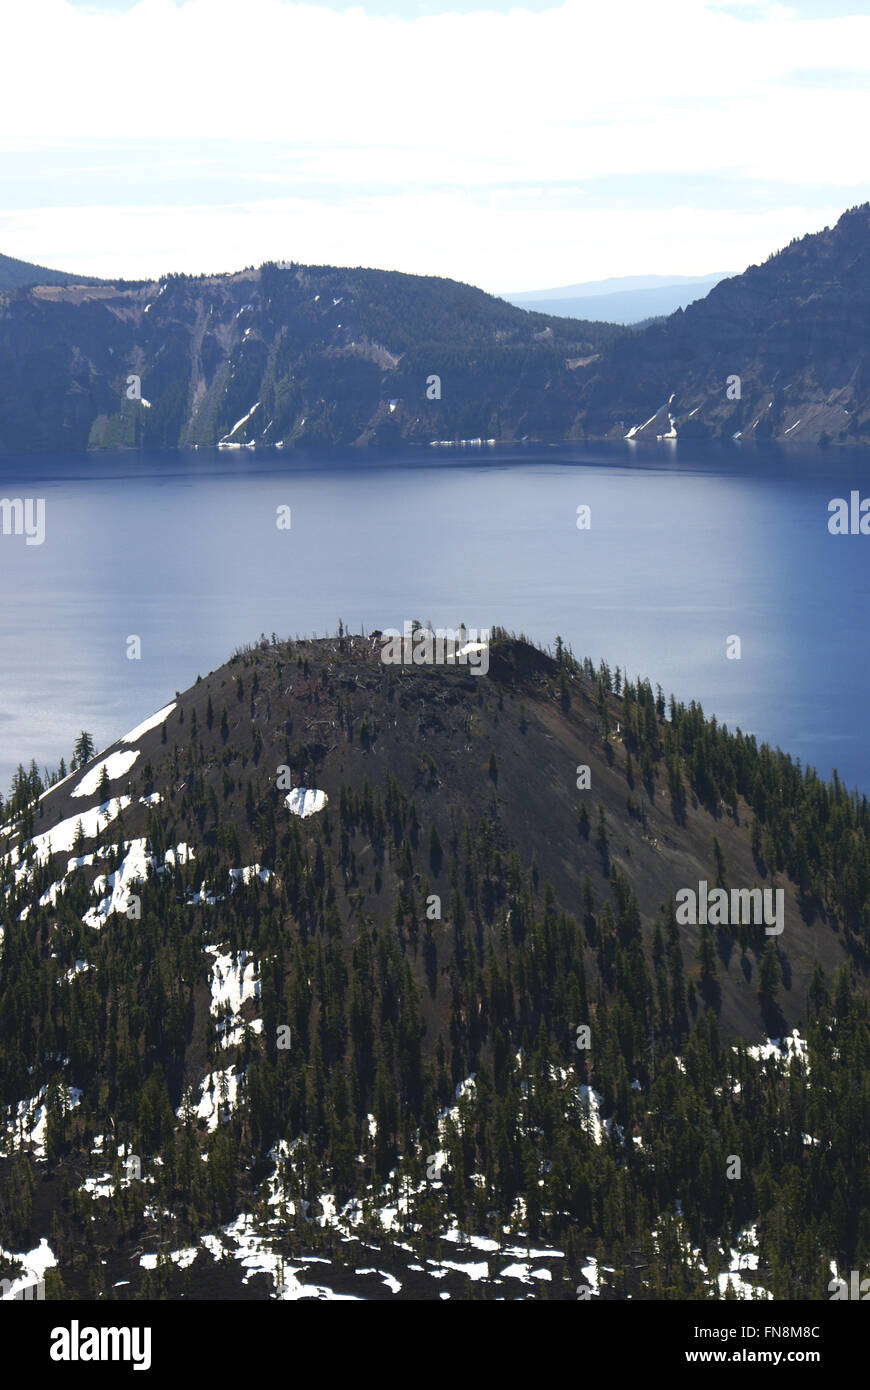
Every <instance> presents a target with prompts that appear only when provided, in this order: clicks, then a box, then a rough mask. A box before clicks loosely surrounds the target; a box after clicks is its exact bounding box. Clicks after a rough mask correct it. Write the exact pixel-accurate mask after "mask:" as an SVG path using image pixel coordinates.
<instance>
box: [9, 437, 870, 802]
mask: <svg viewBox="0 0 870 1390" xmlns="http://www.w3.org/2000/svg"><path fill="white" fill-rule="evenodd" d="M241 454H242V456H240V453H239V452H234V453H233V454H232V455H231V456H227V455H224V454H221V455H218V454H216V453H211V452H208V453H206V452H202V451H200V452H196V453H194V452H184V453H161V454H138V455H133V454H110V455H99V456H96V455H81V454H70V455H64V456H53V457H51V458H38V459H37V458H18V457H8V456H7V457H5V458H2V459H0V498H3V497H8V498H17V497H20V498H22V499H24V498H28V497H30V498H44V499H45V524H46V531H45V540H44V543H43V544H41V545H27V544H26V543H25V538H24V537H23V536H21V535H14V534H11V535H4V534H0V586H2V590H0V591H2V607H0V784H2V786H3V788H4V790H5V788H6V787H7V786H8V783H9V779H10V777H11V774H12V771H13V769H14V767H15V766H16V765H17V763H18V762H19V761H24V762H28V761H29V760H30V758H31V757H35V758H36V760H37V762H38V764H39V766H40V767H43V766H44V765H48V766H52V767H53V766H55V765H56V763H57V761H58V759H59V758H60V756H61V754H63V755H64V756H65V757H66V758H67V760H68V759H69V755H70V752H71V749H72V745H73V741H74V738H75V736H76V735H77V733H78V731H79V730H80V729H82V728H86V729H89V730H90V732H91V733H92V734H93V736H94V738H95V740H96V743H97V747H98V748H99V747H103V746H105V745H106V744H107V743H109V742H110V741H112V740H114V739H115V738H117V737H118V736H120V735H121V734H123V733H124V732H126V730H127V729H129V728H131V727H132V726H133V725H135V724H136V723H138V722H139V721H140V720H141V719H142V718H144V717H145V716H147V715H148V714H150V713H151V712H152V711H154V710H156V709H158V708H159V707H160V706H161V705H163V704H165V703H166V701H167V699H170V698H172V696H173V695H174V692H175V691H176V690H181V689H184V688H185V687H186V686H187V685H189V684H190V683H191V682H192V681H193V680H194V679H195V678H196V675H197V673H203V674H204V673H205V672H206V671H208V670H211V669H213V668H214V667H216V666H218V665H220V664H221V663H222V662H223V661H224V660H226V658H227V657H228V656H229V655H230V654H231V652H232V650H233V649H234V648H235V647H236V646H237V645H238V644H239V643H241V642H245V641H252V640H254V639H255V638H256V637H257V636H258V635H259V633H260V632H265V633H267V634H270V633H272V632H273V631H274V632H276V633H278V634H279V635H292V634H300V635H310V634H312V633H321V634H322V633H325V632H327V631H329V632H332V631H334V630H335V628H336V626H337V624H338V620H339V617H341V618H343V620H344V622H345V623H346V624H347V625H349V626H350V628H351V629H352V630H355V631H356V630H359V629H360V628H361V627H363V626H365V628H366V629H371V628H374V627H387V626H395V627H401V625H402V623H403V622H404V620H405V619H411V618H419V619H420V620H421V621H422V622H425V621H426V619H431V621H432V623H433V624H434V625H435V626H452V625H455V624H457V623H458V622H460V621H463V622H465V624H466V625H467V626H469V627H481V626H490V625H492V624H494V623H500V624H502V625H503V626H505V627H507V628H509V629H514V630H516V631H520V630H522V631H524V632H526V633H527V634H528V635H530V636H532V637H534V638H537V639H540V640H543V641H545V642H548V643H550V642H552V641H553V639H554V637H555V635H556V633H560V634H561V635H562V637H563V639H564V640H565V641H566V642H570V643H571V645H572V646H573V649H574V652H575V654H576V655H578V656H584V655H589V656H591V657H592V659H593V660H594V661H595V662H596V664H597V662H598V660H599V658H600V657H605V658H606V659H607V661H608V662H609V663H610V664H611V666H613V665H616V664H619V665H620V666H622V667H624V668H627V669H628V671H629V672H630V673H631V674H632V675H637V674H642V675H648V676H649V677H650V679H651V680H652V681H653V682H655V681H659V682H661V684H662V686H663V687H664V689H665V692H666V693H670V691H674V693H675V694H676V695H677V696H678V698H681V699H686V700H688V699H692V698H694V699H697V700H699V701H700V702H701V704H702V705H703V706H704V709H705V711H706V712H708V713H710V714H713V713H715V714H716V715H717V716H718V718H719V719H720V720H722V721H723V722H725V723H727V724H728V725H729V727H734V726H736V725H739V726H740V727H741V728H742V729H744V730H745V731H747V732H752V733H755V734H756V735H757V737H758V738H759V739H765V740H767V741H769V742H771V743H773V744H779V745H780V746H781V747H783V748H784V749H786V750H787V751H789V752H791V753H792V754H793V755H794V756H796V757H799V758H800V759H801V760H802V761H803V762H804V763H812V764H814V765H815V766H816V767H817V768H818V769H819V771H820V772H821V773H822V774H823V775H825V776H828V775H829V774H830V771H831V769H832V768H833V767H836V768H837V769H838V770H839V772H840V775H841V777H842V778H843V779H844V780H845V781H846V782H847V783H848V784H849V785H850V786H853V785H857V786H858V787H860V788H861V790H863V791H867V792H870V749H868V741H867V737H866V720H867V709H866V692H867V690H868V687H870V679H868V677H870V654H868V653H870V642H868V637H867V626H868V617H870V536H861V535H856V536H852V535H847V536H832V535H831V534H830V533H829V531H828V524H827V523H828V502H829V501H830V499H831V498H833V497H837V496H842V497H845V498H848V497H849V494H850V492H851V490H852V489H858V490H860V491H861V494H862V496H864V495H868V496H870V455H868V454H867V453H863V452H848V453H845V452H842V451H835V450H827V451H824V450H808V451H801V450H798V449H793V450H790V451H789V452H788V453H785V452H783V451H776V450H769V451H767V450H761V449H758V448H753V449H751V450H746V449H740V448H739V447H738V446H733V447H724V446H723V447H710V448H699V447H686V446H667V445H660V446H637V447H634V448H632V447H631V446H628V445H626V446H621V445H620V446H614V447H605V446H598V447H588V448H587V447H576V448H562V449H558V450H555V449H549V450H543V451H542V450H536V451H523V452H519V451H517V452H503V453H494V452H488V453H486V454H483V455H481V454H480V453H477V452H473V451H463V452H462V454H461V455H459V454H453V453H452V451H451V454H450V455H448V454H447V453H446V451H445V452H439V453H438V454H437V455H436V453H435V451H434V450H432V451H429V450H427V451H425V452H415V453H413V454H410V453H409V454H403V455H401V456H396V455H393V456H390V457H389V458H380V459H377V458H372V457H371V456H366V457H365V458H364V459H361V458H358V457H355V458H347V457H340V456H335V457H332V458H323V457H321V458H307V459H305V458H295V459H290V458H289V457H286V458H285V457H281V456H280V455H279V456H277V457H276V456H272V455H269V456H268V457H266V456H264V455H262V454H248V453H247V451H241ZM582 504H585V505H588V506H589V507H590V508H591V528H590V529H589V530H578V528H577V524H576V520H577V508H578V506H580V505H582ZM280 506H289V507H290V508H291V514H292V525H291V528H290V529H289V530H279V529H278V527H277V525H276V509H277V508H278V507H280ZM132 635H136V636H138V637H139V638H141V645H142V657H141V660H129V659H128V658H127V639H128V637H130V636H132ZM731 636H739V637H740V639H741V644H742V657H741V659H740V660H729V659H728V658H727V657H726V639H727V638H729V637H731Z"/></svg>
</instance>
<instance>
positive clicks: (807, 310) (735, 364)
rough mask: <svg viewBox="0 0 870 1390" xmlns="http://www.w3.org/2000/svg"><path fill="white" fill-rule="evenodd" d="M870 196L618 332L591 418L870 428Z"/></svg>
mask: <svg viewBox="0 0 870 1390" xmlns="http://www.w3.org/2000/svg"><path fill="white" fill-rule="evenodd" d="M868 343H870V206H868V205H866V204H865V205H864V206H862V207H859V208H853V209H852V210H851V211H849V212H847V213H844V214H843V216H842V217H841V218H840V220H839V222H838V223H837V225H836V226H835V227H833V228H828V229H826V230H825V231H824V232H820V233H818V234H817V235H813V236H806V237H803V238H802V239H801V240H799V241H794V242H792V244H791V245H790V246H788V247H786V248H785V250H783V251H780V252H779V253H778V254H777V255H775V256H772V257H771V258H770V259H769V260H768V261H766V262H765V263H764V265H759V266H750V268H749V269H748V270H747V271H746V272H745V273H744V274H743V275H737V276H734V277H733V278H731V279H729V280H723V281H722V282H721V283H720V284H719V285H717V286H716V287H715V288H714V289H713V290H711V291H710V293H709V294H708V295H707V297H706V298H705V299H702V300H699V301H698V302H697V303H696V304H691V305H689V307H688V308H687V309H685V310H678V311H677V313H675V314H672V315H671V317H670V318H669V319H667V320H666V322H664V323H660V324H654V325H652V326H650V327H649V328H648V329H646V330H645V331H644V332H643V333H641V334H637V335H632V336H627V337H625V338H624V339H622V340H621V341H620V342H618V343H616V344H615V345H614V346H613V348H612V350H611V351H610V352H609V353H608V354H607V355H606V356H605V358H604V359H603V360H602V361H600V362H599V363H597V364H596V365H595V367H594V368H593V369H591V370H590V371H589V372H588V373H587V379H586V381H585V383H584V391H583V410H582V413H581V419H582V427H583V429H585V430H586V431H587V432H588V433H589V434H590V435H594V436H613V437H620V436H623V435H625V434H627V433H629V432H631V431H633V432H634V433H633V437H634V438H636V439H649V438H656V437H675V436H676V437H678V438H683V439H699V438H711V437H724V438H731V437H735V436H737V437H740V438H742V439H744V440H748V439H763V440H771V439H780V440H790V441H801V442H804V443H819V442H822V443H857V442H864V441H866V440H867V439H868V438H870V355H868Z"/></svg>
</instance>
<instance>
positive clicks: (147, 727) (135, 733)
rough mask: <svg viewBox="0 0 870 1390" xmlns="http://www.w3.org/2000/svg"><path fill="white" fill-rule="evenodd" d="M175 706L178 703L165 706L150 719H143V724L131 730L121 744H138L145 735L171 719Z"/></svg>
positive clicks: (173, 702)
mask: <svg viewBox="0 0 870 1390" xmlns="http://www.w3.org/2000/svg"><path fill="white" fill-rule="evenodd" d="M175 704H176V702H175V700H173V701H172V704H171V705H164V706H163V709H159V710H158V711H157V713H156V714H152V715H151V716H150V718H148V719H143V721H142V723H141V724H137V725H136V727H135V729H131V730H130V732H129V734H125V735H124V737H123V738H122V739H121V743H138V742H139V739H140V738H142V736H143V734H147V733H150V731H151V730H152V729H156V728H157V727H158V725H160V724H162V723H163V722H164V721H165V720H166V719H168V718H169V715H170V714H171V713H172V711H173V710H174V709H175Z"/></svg>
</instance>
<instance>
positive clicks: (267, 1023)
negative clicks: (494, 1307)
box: [0, 630, 870, 1299]
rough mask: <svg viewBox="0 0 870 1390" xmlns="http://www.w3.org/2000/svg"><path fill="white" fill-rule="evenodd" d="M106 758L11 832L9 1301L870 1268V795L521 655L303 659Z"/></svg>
mask: <svg viewBox="0 0 870 1390" xmlns="http://www.w3.org/2000/svg"><path fill="white" fill-rule="evenodd" d="M78 760H79V762H80V765H79V766H77V767H76V768H75V770H74V771H72V772H71V773H69V774H67V775H66V777H65V780H63V781H62V782H58V783H57V785H54V786H50V787H49V788H48V789H47V790H46V789H45V788H44V787H43V786H42V782H41V779H40V778H39V776H38V774H37V773H36V771H35V769H32V770H31V772H30V773H28V772H26V771H25V770H24V769H22V770H21V772H20V774H19V777H18V779H17V783H16V787H15V788H14V790H13V793H12V795H11V796H10V799H9V801H8V803H7V804H6V806H5V807H4V809H3V828H2V833H0V855H3V867H2V878H0V895H2V898H0V901H2V902H3V906H2V908H0V914H2V922H3V925H4V928H5V931H4V939H3V944H2V953H0V1061H2V1070H0V1088H2V1089H0V1104H2V1106H4V1107H6V1111H5V1119H3V1118H0V1152H2V1153H3V1155H4V1156H2V1157H0V1177H2V1181H3V1187H4V1190H5V1192H6V1194H7V1196H6V1199H5V1202H4V1205H3V1207H2V1209H0V1249H2V1251H3V1252H5V1254H4V1255H3V1256H2V1257H0V1262H2V1260H6V1261H7V1262H8V1264H7V1267H3V1268H0V1275H7V1274H8V1275H10V1276H11V1275H13V1274H14V1273H15V1272H16V1268H17V1266H16V1264H15V1261H14V1259H13V1256H14V1254H15V1252H19V1254H22V1253H24V1254H26V1252H28V1251H30V1252H33V1251H35V1250H36V1249H38V1248H40V1242H41V1241H42V1240H45V1241H46V1242H47V1244H48V1246H49V1247H50V1252H51V1254H52V1257H53V1259H54V1260H55V1261H56V1263H55V1264H52V1265H50V1267H49V1269H48V1272H47V1274H46V1280H47V1283H48V1288H49V1296H60V1295H61V1294H63V1293H64V1292H65V1293H66V1294H72V1295H74V1296H78V1297H84V1298H102V1297H111V1298H119V1299H123V1298H130V1297H147V1296H166V1295H169V1294H173V1295H175V1296H179V1295H185V1296H188V1297H197V1296H198V1297H204V1296H208V1297H218V1298H220V1297H260V1298H264V1297H276V1296H280V1297H287V1298H290V1297H303V1296H312V1297H328V1296H337V1295H339V1294H342V1295H354V1296H363V1297H399V1296H402V1297H407V1296H410V1297H432V1298H438V1297H441V1296H443V1295H444V1294H445V1293H448V1294H450V1296H451V1297H487V1298H490V1297H517V1296H519V1297H555V1298H576V1297H577V1296H578V1292H577V1290H578V1287H580V1288H583V1289H586V1290H589V1291H591V1296H594V1297H607V1298H612V1297H617V1298H619V1297H625V1296H627V1295H628V1294H631V1295H632V1297H635V1298H637V1297H671V1298H673V1297H689V1298H692V1297H697V1298H705V1297H710V1296H717V1295H719V1296H722V1295H726V1294H727V1295H733V1294H734V1293H737V1292H746V1290H747V1289H749V1290H750V1291H752V1290H754V1291H755V1295H756V1296H763V1295H764V1293H765V1292H766V1291H767V1292H771V1293H773V1294H774V1295H775V1296H777V1297H787V1296H794V1297H810V1298H819V1297H827V1296H828V1294H827V1286H828V1282H829V1280H830V1277H831V1276H830V1262H831V1260H833V1261H835V1263H836V1266H837V1268H838V1269H841V1270H843V1269H845V1270H849V1269H850V1268H860V1267H862V1265H863V1264H866V1262H867V1260H868V1257H870V1208H868V1186H867V1179H868V1167H867V1152H868V1139H870V1081H868V1077H870V1069H868V1063H870V1038H868V1010H867V990H866V984H867V981H866V969H867V959H868V956H867V952H868V946H870V912H868V906H867V903H868V892H870V852H868V845H867V831H868V821H870V806H868V803H867V801H866V799H864V798H861V799H856V798H854V797H852V796H849V795H848V794H847V793H846V792H845V790H844V789H843V788H842V786H840V785H839V784H838V783H836V782H835V783H834V784H833V785H831V786H826V785H825V784H823V783H822V782H821V781H820V780H819V779H818V778H817V777H816V776H815V774H814V773H812V772H811V771H808V770H803V769H800V768H799V767H798V766H796V765H795V764H794V763H792V762H791V760H789V759H788V758H787V757H785V756H784V755H782V754H780V753H776V752H772V751H771V750H769V749H767V748H766V747H762V748H758V747H757V746H756V743H755V741H754V740H753V739H751V738H747V737H745V736H743V735H740V734H739V733H730V732H728V731H727V730H725V729H724V728H722V727H721V726H719V725H717V723H716V721H715V720H708V719H705V717H704V715H703V712H702V711H701V710H700V709H699V708H698V707H697V706H695V705H689V706H687V707H685V706H681V705H679V704H677V703H675V702H673V701H672V702H671V703H670V705H667V704H666V702H665V700H664V697H663V696H662V695H661V694H660V693H656V692H654V691H653V689H652V688H651V687H650V685H649V683H648V682H646V681H645V680H634V679H632V680H628V681H627V680H626V678H625V677H624V675H623V674H622V673H621V672H619V671H614V672H611V671H610V670H609V669H608V668H607V667H606V666H605V665H603V664H602V666H600V667H599V668H598V670H595V669H594V668H593V667H592V665H591V663H590V662H588V661H585V662H582V663H578V662H576V661H575V660H574V659H573V657H572V656H571V655H570V654H569V653H566V652H565V651H564V650H563V649H562V645H561V643H559V642H557V644H556V651H555V655H553V654H548V653H545V652H541V651H539V650H537V649H536V648H534V647H532V646H531V645H529V644H528V643H526V642H524V641H522V640H518V639H514V638H511V637H509V636H508V635H507V634H505V633H503V632H501V631H498V630H497V631H496V632H495V633H494V636H493V641H492V644H491V648H490V663H489V673H488V675H486V676H475V675H472V674H470V673H469V671H468V670H467V669H463V668H462V667H450V666H443V667H425V666H423V667H405V666H402V667H395V666H387V665H384V664H383V663H382V661H381V660H380V653H379V641H378V638H377V636H374V637H370V638H361V637H350V636H348V635H347V634H345V633H344V632H343V631H342V632H340V635H339V636H337V637H335V638H333V639H324V640H320V641H312V642H294V643H289V642H282V641H278V640H276V639H274V638H273V639H271V640H267V639H266V638H263V639H261V641H260V642H259V643H258V644H256V645H255V646H254V647H252V648H250V649H248V650H244V651H242V652H239V653H238V654H237V655H236V656H235V657H234V658H233V659H232V660H231V661H230V662H229V663H227V665H226V666H224V667H221V668H220V669H219V670H218V671H216V672H213V673H212V674H211V675H209V676H207V677H205V678H204V679H202V680H199V681H197V683H196V684H195V685H194V686H192V687H191V689H190V690H188V691H186V692H185V693H184V694H180V695H177V696H176V698H175V699H174V700H172V701H171V702H170V703H169V704H168V705H167V707H166V708H165V709H164V710H161V711H160V712H159V714H158V716H155V717H153V718H152V719H150V720H146V721H145V723H144V724H143V725H142V726H140V727H139V728H137V729H135V730H132V731H131V732H130V734H128V735H126V736H125V737H124V738H123V739H121V740H119V741H118V742H117V744H115V745H112V746H111V747H110V748H108V749H106V750H104V751H103V752H102V753H101V754H100V755H99V756H98V757H94V756H93V749H92V748H91V747H90V746H89V745H88V742H87V740H83V741H80V744H79V749H78ZM582 769H587V770H588V773H583V772H582V771H581V770H582ZM60 771H62V772H63V773H66V768H65V767H64V768H62V769H60ZM587 783H588V785H587ZM578 784H582V786H580V785H578ZM701 880H704V881H708V882H709V884H710V886H711V887H712V886H713V885H714V884H717V883H721V884H723V885H725V886H726V887H727V888H730V889H734V888H738V889H739V888H743V887H746V888H751V887H752V886H754V885H756V884H758V885H764V886H765V887H769V888H771V887H773V888H778V889H782V891H783V893H784V904H785V909H784V927H783V931H782V933H781V935H778V936H769V935H767V934H766V933H765V931H764V929H763V927H760V926H758V925H750V926H748V927H744V926H742V925H736V926H718V927H716V928H715V929H711V928H710V927H707V928H704V927H695V926H692V925H687V924H683V923H681V922H679V921H678V920H677V914H676V912H675V894H676V893H677V892H679V890H681V889H685V888H695V887H697V886H698V884H699V882H700V881H701ZM584 1028H588V1030H589V1032H588V1037H587V1038H584V1037H583V1036H582V1030H583V1029H584ZM795 1029H797V1030H798V1033H799V1034H800V1037H798V1036H797V1035H796V1034H794V1031H793V1030H795ZM787 1034H788V1035H791V1037H790V1039H789V1041H788V1043H787V1044H786V1042H783V1043H782V1044H781V1045H780V1047H779V1048H772V1047H766V1048H763V1049H762V1050H761V1051H759V1050H758V1048H757V1044H758V1043H759V1042H761V1041H763V1040H764V1039H765V1037H766V1036H768V1035H770V1036H774V1037H777V1038H781V1039H784V1038H785V1036H786V1035H787ZM801 1039H805V1040H806V1041H807V1044H808V1050H806V1049H805V1044H804V1042H803V1041H801ZM766 1056H768V1057H769V1059H768V1060H765V1057H766ZM778 1058H779V1060H778ZM807 1062H808V1064H809V1065H808V1066H807ZM735 1157H737V1158H738V1159H739V1160H740V1164H739V1167H740V1169H741V1171H740V1175H739V1177H738V1178H736V1179H735V1177H734V1173H733V1171H731V1172H729V1165H730V1168H731V1169H733V1162H732V1160H733V1159H734V1158H735ZM747 1256H749V1257H751V1258H750V1260H749V1264H750V1265H751V1267H752V1270H753V1272H752V1273H750V1274H747V1273H746V1270H747V1267H748V1266H747ZM754 1260H757V1269H756V1268H755V1266H754V1264H753V1263H752V1261H754ZM243 1262H246V1263H243ZM19 1263H20V1262H19ZM24 1263H25V1264H26V1261H25V1262H24ZM289 1270H292V1272H288V1271H289ZM741 1270H742V1271H743V1272H742V1273H741V1272H740V1271H741ZM243 1281H244V1282H243ZM580 1296H586V1295H585V1294H581V1295H580Z"/></svg>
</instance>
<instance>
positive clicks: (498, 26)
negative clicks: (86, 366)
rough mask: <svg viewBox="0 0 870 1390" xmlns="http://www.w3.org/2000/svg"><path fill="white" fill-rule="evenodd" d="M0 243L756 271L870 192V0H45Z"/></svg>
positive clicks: (456, 269) (552, 276) (400, 265)
mask: <svg viewBox="0 0 870 1390" xmlns="http://www.w3.org/2000/svg"><path fill="white" fill-rule="evenodd" d="M3 26H4V45H3V47H4V72H3V79H2V85H0V251H2V252H5V253H6V254H7V255H13V256H20V257H22V258H23V259H26V260H32V261H37V262H39V263H41V264H44V265H52V266H58V267H61V268H66V269H71V270H76V271H80V272H82V273H93V274H101V273H102V274H111V275H116V274H124V275H128V276H136V277H138V276H146V275H159V274H161V273H162V272H165V271H168V270H189V271H201V270H206V271H207V270H227V269H234V268H238V267H240V266H244V265H251V264H259V263H260V262H261V261H263V260H266V259H278V260H298V261H311V262H332V263H337V264H343V265H371V266H380V267H383V268H385V269H398V270H409V271H418V272H424V273H431V274H440V275H449V276H453V277H455V278H457V279H461V280H468V281H471V282H473V283H475V284H478V285H482V286H483V287H484V288H486V289H492V290H523V289H535V288H546V287H550V286H556V285H562V284H566V283H570V282H573V281H578V280H589V279H598V278H602V277H604V276H609V275H629V274H639V273H656V274H670V273H679V274H685V275H694V274H702V273H704V272H706V271H714V270H741V269H743V268H744V267H745V266H746V265H747V264H749V263H750V262H753V261H758V260H763V259H764V257H765V256H766V255H767V254H768V253H769V252H770V251H772V250H775V249H777V248H778V247H780V246H781V245H784V244H785V243H786V242H788V241H790V240H791V238H792V237H793V236H797V235H801V234H803V233H804V232H808V231H816V230H818V229H819V228H820V227H823V226H825V225H826V224H828V223H831V222H833V221H834V220H836V218H837V216H838V215H839V213H840V212H841V211H842V210H843V209H844V208H846V207H849V206H851V205H853V204H855V203H858V202H864V201H866V200H867V199H868V198H870V168H868V163H870V160H868V154H867V143H868V142H867V137H866V132H867V129H868V127H870V121H868V110H870V91H868V89H870V0H825V2H824V3H823V2H822V0H796V3H793V4H791V5H782V4H767V3H756V0H732V3H725V2H724V0H567V3H565V4H562V5H554V4H551V3H548V0H527V2H526V3H525V4H524V5H523V7H522V8H519V7H517V6H513V5H509V4H507V3H501V2H498V3H492V4H490V5H489V6H488V7H487V8H486V9H482V8H481V7H480V5H479V4H477V3H475V0H454V3H449V2H448V0H444V3H441V0H427V3H417V0H364V3H362V4H355V5H346V4H343V3H341V0H332V3H330V4H326V3H311V4H307V5H301V4H295V3H291V2H290V0H139V3H135V4H131V3H128V0H103V2H102V3H100V2H99V0H88V3H84V0H24V3H21V4H15V5H10V6H8V7H6V8H5V9H4V16H3Z"/></svg>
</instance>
